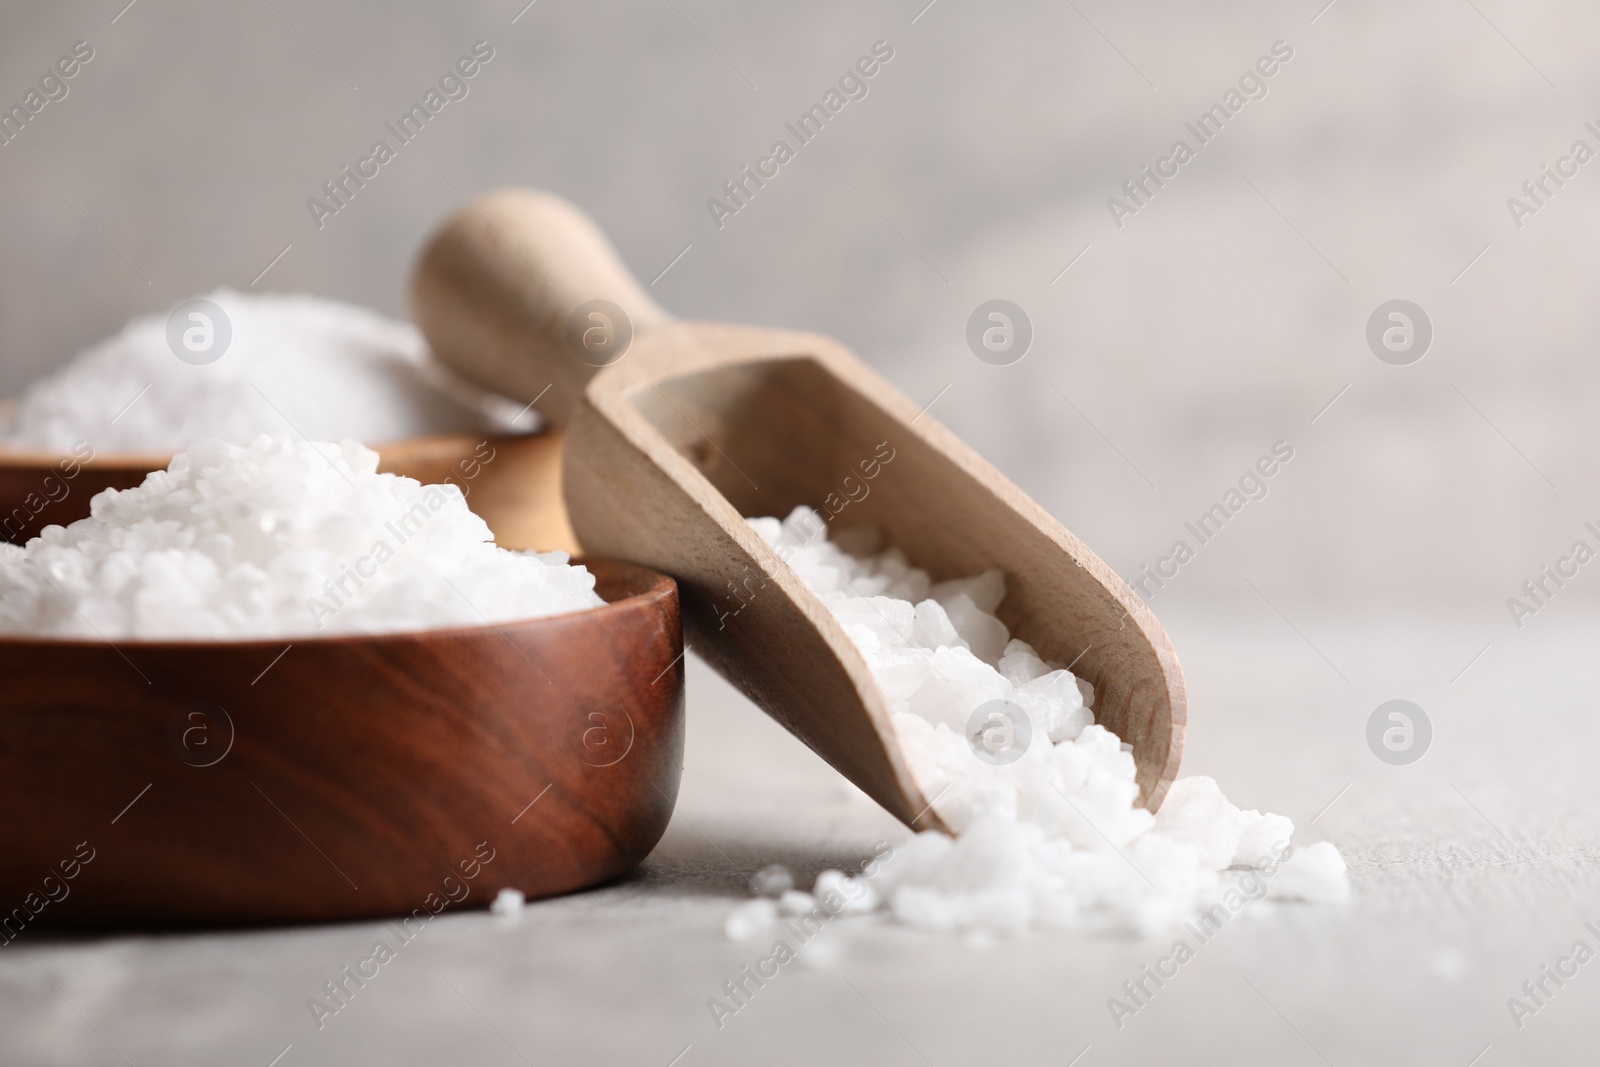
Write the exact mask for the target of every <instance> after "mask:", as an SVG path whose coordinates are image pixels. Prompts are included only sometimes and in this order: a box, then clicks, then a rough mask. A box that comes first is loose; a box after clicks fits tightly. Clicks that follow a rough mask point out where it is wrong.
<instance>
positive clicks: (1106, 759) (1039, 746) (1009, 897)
mask: <svg viewBox="0 0 1600 1067" xmlns="http://www.w3.org/2000/svg"><path fill="white" fill-rule="evenodd" d="M749 521H750V523H751V525H752V526H753V527H754V528H755V529H756V530H757V531H758V532H759V533H760V534H761V536H762V537H763V538H764V539H765V540H766V541H767V542H768V543H769V544H771V545H772V546H773V547H774V548H775V549H776V550H777V551H778V553H779V555H780V556H782V557H783V558H784V559H785V560H787V562H788V564H789V565H790V566H791V567H793V568H794V570H795V572H796V573H797V574H798V576H799V577H800V578H801V579H802V580H803V581H804V582H805V583H806V584H807V585H808V586H809V587H810V588H811V589H812V590H814V591H815V592H816V593H817V594H818V595H819V596H821V598H822V600H823V602H824V603H825V604H826V605H827V606H828V608H829V610H831V611H832V612H833V614H834V616H835V617H836V618H837V619H838V620H839V622H840V623H841V624H842V625H843V627H844V629H845V632H846V633H847V634H848V635H849V636H850V639H851V641H853V642H854V643H855V645H856V647H857V648H858V649H860V651H861V653H862V655H863V656H864V657H865V658H866V661H867V664H868V666H869V667H870V668H871V669H872V673H873V676H874V677H875V679H876V680H877V682H878V684H879V686H881V687H882V690H883V694H884V696H885V698H886V700H887V702H888V705H889V709H890V712H891V715H892V717H893V722H894V728H895V732H896V734H897V736H898V740H899V742H900V745H901V748H902V750H903V751H904V753H905V756H906V759H907V762H908V763H909V764H910V768H911V772H912V774H913V776H914V777H915V778H916V781H917V784H918V785H919V786H920V787H921V789H922V791H923V793H924V795H926V796H928V797H933V798H936V799H935V800H934V807H935V810H937V811H938V813H939V815H940V817H941V818H942V819H943V820H944V822H945V823H946V824H947V825H949V826H950V827H952V828H953V829H954V830H955V831H956V834H957V836H955V837H953V838H952V837H950V836H949V835H947V834H943V833H939V832H937V831H927V832H924V833H920V834H917V835H916V836H915V837H913V838H911V839H910V840H909V841H907V842H905V843H904V844H902V845H900V846H899V847H898V848H896V849H895V851H894V853H893V855H892V856H889V857H887V858H886V859H885V860H884V862H883V863H882V864H881V867H880V868H879V869H878V871H877V873H876V875H875V876H874V877H872V878H871V879H870V880H868V879H866V878H862V879H849V878H847V877H846V876H845V875H843V874H841V873H839V872H830V877H829V881H828V884H827V886H824V885H823V881H824V879H823V878H822V877H820V876H819V878H818V888H817V889H815V890H814V893H815V895H816V896H817V898H818V899H821V898H822V897H824V896H825V895H826V890H827V889H833V890H835V891H837V892H838V897H839V898H841V899H846V900H849V901H850V903H849V904H848V905H847V906H845V907H844V908H843V909H842V911H870V910H873V909H879V910H882V911H886V912H888V913H889V914H890V915H892V916H893V917H894V918H895V919H897V920H898V921H900V922H903V923H906V924H909V925H911V926H918V927H924V928H928V929H937V930H953V931H964V932H968V933H978V934H994V933H1014V932H1021V931H1024V930H1027V929H1030V928H1033V927H1048V928H1083V927H1095V928H1115V929H1133V930H1139V931H1146V932H1154V931H1156V930H1159V929H1161V928H1163V927H1165V926H1167V925H1170V924H1171V923H1174V922H1178V921H1181V920H1183V919H1185V918H1188V917H1190V916H1193V915H1195V914H1198V913H1199V912H1200V911H1202V910H1205V909H1208V908H1211V907H1212V906H1213V905H1215V904H1216V903H1217V902H1218V900H1219V899H1222V898H1223V897H1224V894H1225V893H1229V892H1231V891H1233V889H1234V886H1235V883H1236V882H1238V883H1240V884H1245V883H1246V881H1248V883H1249V885H1250V886H1258V885H1263V884H1264V886H1265V888H1263V889H1262V891H1261V892H1260V893H1255V892H1246V893H1245V894H1244V895H1245V896H1246V897H1248V899H1250V900H1254V899H1258V898H1259V897H1260V896H1262V895H1268V894H1270V895H1271V896H1274V897H1277V898H1279V899H1295V900H1304V901H1310V902H1315V903H1341V902H1343V901H1344V900H1346V899H1348V897H1349V883H1348V881H1347V879H1346V877H1345V869H1344V860H1343V859H1342V858H1341V857H1340V855H1339V852H1338V850H1337V849H1336V848H1335V847H1334V846H1333V845H1331V844H1328V843H1325V842H1324V843H1321V844H1316V845H1311V846H1309V847H1302V848H1300V849H1298V850H1295V851H1294V852H1293V854H1292V855H1291V854H1290V849H1289V840H1290V836H1291V835H1292V834H1293V832H1294V824H1293V823H1292V822H1290V820H1288V819H1286V818H1284V817H1283V816H1281V815H1272V814H1262V813H1260V812H1257V811H1241V810H1240V809H1239V808H1237V807H1235V806H1234V805H1232V804H1230V803H1229V802H1228V800H1227V798H1226V797H1224V796H1223V795H1222V792H1221V790H1220V789H1218V788H1217V783H1216V782H1214V781H1213V780H1211V779H1210V778H1203V777H1194V778H1185V779H1181V780H1179V781H1177V782H1175V783H1174V784H1173V786H1172V789H1171V791H1170V792H1169V793H1168V795H1167V799H1166V801H1165V802H1164V803H1163V804H1162V807H1161V811H1160V813H1159V814H1157V815H1152V814H1151V813H1150V812H1148V811H1146V810H1145V809H1143V808H1140V807H1137V806H1136V804H1137V800H1138V796H1139V787H1138V785H1137V784H1136V782H1135V780H1134V775H1135V766H1134V761H1133V755H1132V751H1131V748H1130V746H1128V745H1125V744H1123V743H1122V742H1121V740H1120V739H1119V738H1118V737H1117V736H1116V735H1115V734H1113V733H1111V732H1110V731H1109V730H1107V729H1106V728H1105V727H1103V726H1099V725H1097V724H1096V723H1095V721H1094V712H1093V710H1092V708H1093V703H1094V691H1093V689H1092V688H1091V687H1090V686H1089V685H1088V684H1087V683H1086V682H1084V681H1083V680H1082V679H1079V678H1075V677H1074V676H1073V675H1072V673H1071V672H1070V671H1067V670H1065V669H1064V668H1061V667H1060V666H1058V665H1056V664H1052V663H1047V662H1045V661H1044V660H1043V659H1041V658H1040V657H1039V655H1038V654H1037V653H1036V652H1035V651H1034V649H1033V648H1031V647H1030V646H1029V645H1027V644H1026V643H1025V642H1023V641H1018V640H1013V639H1012V638H1011V636H1010V633H1009V632H1008V631H1007V629H1006V627H1005V624H1003V623H1002V622H1000V620H999V619H997V618H996V617H995V616H994V612H995V610H996V609H997V608H998V607H999V604H1000V601H1001V599H1002V598H1003V597H1004V595H1005V582H1004V578H1003V576H1002V575H1001V574H1000V572H999V571H989V572H987V573H985V574H981V575H978V576H976V577H972V578H965V579H958V580H955V581H946V582H938V583H935V582H933V581H932V580H931V579H930V578H929V576H928V575H927V573H926V572H924V571H921V570H918V569H917V568H916V567H913V566H911V564H910V563H909V562H908V561H907V559H906V557H905V555H904V554H903V553H902V552H900V551H899V550H898V549H896V548H890V549H888V550H887V551H885V552H882V553H880V554H877V555H868V556H861V557H857V556H852V555H849V554H847V553H846V552H845V551H843V550H842V549H841V548H840V546H839V545H837V544H832V543H829V541H828V540H827V535H826V526H825V524H824V523H823V522H822V520H821V518H820V516H817V515H815V513H812V512H810V511H809V509H805V508H800V509H796V511H795V513H794V514H792V515H791V516H790V517H789V518H788V519H787V520H786V521H784V522H779V521H778V520H777V519H774V518H758V519H751V520H749ZM852 533H854V531H852ZM991 700H1007V701H1010V702H1011V703H1013V704H1015V705H1017V706H1018V707H1020V708H1022V710H1023V711H1024V712H1025V713H1026V715H1027V718H1028V721H1029V723H1030V724H1031V725H1032V729H1033V737H1032V740H1031V742H1030V743H1029V744H1028V745H1027V747H1026V749H1025V750H1023V752H1022V754H1021V756H1020V758H1017V759H1016V760H1015V762H1011V763H1007V764H1000V765H997V764H993V763H990V762H987V761H985V760H982V759H979V758H978V757H977V755H976V754H975V751H974V748H973V745H972V743H971V742H969V740H968V738H967V735H966V731H967V725H968V719H969V717H970V716H971V715H972V713H973V711H974V710H975V709H977V708H978V707H979V706H980V705H982V704H984V703H986V702H988V701H991ZM1230 868H1232V869H1233V873H1228V874H1225V873H1224V872H1227V871H1229V869H1230ZM1246 868H1247V869H1249V871H1248V875H1249V878H1248V879H1246V877H1245V875H1244V874H1243V873H1239V872H1240V871H1241V869H1246ZM856 882H861V883H863V885H861V886H857V885H856V884H855V883H856ZM845 890H849V894H848V895H847V894H846V893H845ZM863 890H864V891H863ZM1230 899H1231V898H1230ZM841 913H842V912H841Z"/></svg>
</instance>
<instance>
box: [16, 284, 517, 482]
mask: <svg viewBox="0 0 1600 1067" xmlns="http://www.w3.org/2000/svg"><path fill="white" fill-rule="evenodd" d="M205 299H206V300H208V301H210V302H211V303H213V304H215V305H216V306H217V307H219V308H220V309H221V311H222V314H223V316H225V317H226V318H227V320H228V321H227V324H226V328H227V332H228V333H229V334H231V339H230V340H229V342H228V345H227V348H226V349H224V350H223V351H222V353H221V355H220V356H219V357H218V358H216V359H215V360H214V361H212V362H209V363H205V364H203V365H199V366H196V365H193V364H191V363H188V362H185V361H184V360H180V359H179V358H178V357H177V356H176V355H175V354H174V352H173V350H172V348H171V347H170V342H169V339H168V334H167V319H168V316H167V314H166V313H161V314H155V315H144V316H140V317H138V318H135V319H133V320H132V321H130V322H129V323H128V324H127V325H126V326H124V327H123V329H122V330H121V331H120V332H119V333H117V334H115V335H113V336H111V337H108V338H106V339H105V340H103V341H100V342H99V343H97V344H95V345H93V346H92V347H90V348H88V349H86V350H85V351H83V352H81V353H79V354H78V355H77V356H76V357H74V358H73V359H72V361H71V362H69V363H68V364H67V365H66V366H64V367H62V368H61V369H60V370H58V371H57V372H56V373H54V374H52V375H50V376H49V377H46V378H43V379H41V380H39V381H37V382H34V383H33V384H32V385H31V386H29V387H28V388H27V389H25V390H24V391H23V393H22V395H21V396H20V397H18V398H17V403H16V405H15V407H14V408H13V409H12V410H10V411H9V412H3V411H0V443H4V444H8V445H12V446H17V447H23V448H38V449H59V450H62V451H66V450H68V449H71V448H72V447H73V446H74V445H75V444H77V443H78V442H79V441H87V442H88V443H89V444H91V445H92V446H94V447H95V448H96V449H97V450H100V451H122V452H175V451H177V450H178V449H180V448H183V447H185V446H187V445H190V444H193V443H194V442H196V441H204V440H209V439H212V438H221V439H223V440H230V441H248V440H250V439H251V438H252V437H254V436H255V435H256V434H259V433H273V434H277V433H284V432H286V431H288V430H289V429H290V428H291V427H292V428H293V430H294V432H296V433H303V434H305V435H307V436H308V437H310V438H311V439H313V440H337V439H339V438H344V437H351V438H355V439H357V440H361V441H366V442H382V441H394V440H399V439H402V438H406V437H417V436H422V435H426V434H442V433H494V432H511V431H513V430H517V429H526V428H528V424H526V422H525V420H507V419H506V418H504V417H503V415H502V414H501V412H502V410H503V409H504V408H505V405H504V404H500V405H497V404H495V402H494V401H493V400H490V399H489V398H487V397H484V396H481V395H479V394H478V393H477V391H475V390H472V389H471V388H470V387H468V386H466V385H465V384H464V383H462V382H460V381H458V380H456V379H455V378H454V377H453V376H451V375H450V374H449V372H447V371H445V370H443V368H442V366H441V365H440V364H438V363H437V362H436V361H434V360H433V358H432V356H431V354H430V353H429V351H428V345H427V342H426V341H425V340H424V339H423V337H422V334H421V332H420V331H419V330H418V329H417V328H416V327H415V326H412V325H411V324H410V323H406V322H397V321H395V320H393V319H389V318H386V317H384V316H382V315H379V314H377V313H376V312H373V311H369V310H367V309H366V308H362V307H357V306H355V305H353V304H346V303H342V302H339V301H335V300H325V299H322V298H319V297H313V296H301V295H287V294H276V293H261V294H257V293H240V292H235V291H233V290H231V289H219V290H217V291H215V292H212V293H208V294H206V297H205ZM220 325H221V324H218V323H214V324H213V326H214V327H218V326H220ZM135 398H137V402H134V401H135ZM506 403H509V402H506ZM514 407H515V405H513V408H514Z"/></svg>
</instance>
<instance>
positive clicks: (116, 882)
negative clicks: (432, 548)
mask: <svg viewBox="0 0 1600 1067" xmlns="http://www.w3.org/2000/svg"><path fill="white" fill-rule="evenodd" d="M588 565H589V566H590V568H591V569H592V570H593V571H594V573H595V575H596V577H597V579H598V591H599V592H600V594H601V596H602V597H603V598H604V599H606V601H607V604H606V606H604V607H601V608H595V609H592V610H589V611H584V612H578V613H575V614H570V615H560V616H551V617H548V618H542V619H530V620H526V621H522V622H513V623H503V624H499V625H493V626H483V627H472V628H464V629H454V630H439V631H432V632H421V633H409V634H383V635H372V636H359V637H339V638H323V639H319V638H302V639H298V640H294V641H289V640H279V641H238V642H217V643H205V642H189V643H183V642H162V643H153V642H150V643H144V642H119V643H118V644H117V645H116V646H113V645H112V644H110V643H108V642H105V641H59V640H33V639H0V678H4V679H5V684H4V685H3V686H0V727H3V728H0V811H4V812H6V813H7V819H6V823H5V829H4V831H3V833H0V940H3V941H6V942H9V941H11V940H13V939H15V938H17V937H22V936H25V935H26V933H27V930H28V928H29V927H30V926H33V925H35V924H50V925H60V924H69V925H83V924H102V925H103V924H161V925H180V926H194V925H218V924H238V923H273V922H296V921H307V920H329V919H353V918H361V917H377V916H405V915H412V914H413V913H416V914H417V917H418V920H419V921H420V920H421V919H423V918H425V917H426V916H428V915H430V914H433V913H436V912H438V911H441V910H444V909H446V908H449V909H455V908H460V907H474V906H482V905H484V904H486V903H487V902H488V901H489V900H490V899H492V898H493V897H494V895H495V893H496V892H497V891H498V890H499V889H501V888H503V887H512V888H516V889H520V890H522V891H523V892H524V893H526V894H527V895H528V896H529V897H543V896H550V895H552V894H557V893H565V892H569V891H572V890H576V889H581V888H583V887H585V886H592V885H595V884H597V883H600V882H604V881H607V880H609V879H614V878H616V877H618V876H620V875H622V874H624V873H625V872H627V871H628V870H630V869H631V868H632V867H633V866H634V865H635V864H637V863H638V862H639V861H640V860H641V859H643V858H644V857H645V855H646V854H647V853H649V851H650V850H651V849H652V848H653V847H654V845H655V843H656V841H657V840H659V838H660V836H661V834H662V832H663V830H664V829H665V828H666V825H667V820H668V818H669V817H670V816H671V814H672V806H673V803H674V800H675V798H676V796H677V790H678V779H679V773H680V770H681V766H682V762H683V736H684V734H683V731H684V723H683V658H682V652H683V645H682V635H681V630H680V622H679V614H678V594H677V587H676V585H675V584H674V583H673V581H672V580H671V579H670V578H667V577H664V576H662V575H660V574H657V573H655V572H653V571H650V570H647V569H645V568H643V567H638V566H633V565H630V564H620V563H611V562H606V561H598V560H597V561H590V562H589V564H588ZM86 854H87V855H89V857H90V858H89V859H88V860H87V862H85V859H84V857H85V855H86ZM69 871H70V872H71V874H72V877H68V874H69Z"/></svg>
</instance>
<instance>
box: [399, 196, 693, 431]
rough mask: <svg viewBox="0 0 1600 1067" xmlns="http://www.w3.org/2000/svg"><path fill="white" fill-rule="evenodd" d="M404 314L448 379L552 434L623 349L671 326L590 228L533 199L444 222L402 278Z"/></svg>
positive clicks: (487, 200)
mask: <svg viewBox="0 0 1600 1067" xmlns="http://www.w3.org/2000/svg"><path fill="white" fill-rule="evenodd" d="M592 301H607V302H609V303H610V304H611V305H614V308H620V309H621V312H622V314H621V315H620V316H619V315H617V314H616V312H615V310H614V308H612V307H606V306H603V305H593V304H591V302H592ZM580 309H582V310H581V311H580ZM411 310H412V317H413V318H414V319H415V320H416V323H417V325H418V326H420V327H421V328H422V332H423V334H424V335H426V337H427V338H428V342H429V344H430V345H432V346H433V351H434V353H435V354H436V355H437V356H438V357H439V359H440V360H442V361H443V362H444V363H445V364H446V365H447V366H449V367H450V368H451V369H452V370H454V371H455V372H456V373H458V374H460V375H461V376H462V377H464V378H466V379H467V380H469V381H471V382H474V383H476V384H477V385H480V386H483V387H484V388H486V389H490V390H493V391H494V392H497V393H501V394H504V395H505V396H509V397H512V398H514V399H516V400H521V401H526V402H532V403H533V406H534V407H535V408H536V409H537V410H538V411H539V413H540V414H541V415H543V416H544V417H545V418H546V419H547V420H549V421H550V422H551V423H553V424H554V425H556V426H558V427H559V426H565V425H566V423H567V419H568V418H569V416H570V415H571V414H572V411H573V409H574V408H575V407H576V406H577V404H578V400H579V399H580V397H582V395H583V390H584V387H585V386H586V385H587V384H588V383H589V379H590V378H592V377H594V375H595V374H596V373H598V371H599V370H600V369H601V368H602V367H604V366H606V365H607V363H608V362H610V361H612V360H614V359H615V358H618V357H617V352H618V351H619V350H620V351H624V352H625V348H623V347H622V346H623V345H624V343H625V342H626V341H627V340H630V339H631V337H632V336H634V335H636V334H638V333H640V332H643V331H645V330H649V329H652V328H654V327H657V326H660V325H662V324H664V323H667V322H670V321H671V316H670V315H668V314H667V312H666V311H664V310H663V309H662V308H661V306H660V305H659V304H657V303H656V302H655V300H653V299H652V298H651V297H650V294H649V293H647V292H646V291H645V290H644V288H643V287H642V286H640V284H639V282H638V280H637V279H636V278H634V276H633V275H632V274H631V273H630V272H629V270H628V268H627V267H626V266H625V265H624V264H623V262H622V260H621V258H620V257H619V256H618V255H617V250H616V249H615V248H614V247H612V244H611V242H610V241H609V240H607V238H606V235H605V234H604V233H602V232H601V230H600V228H599V227H598V226H597V225H595V223H594V220H593V219H591V218H589V216H588V215H586V214H584V213H583V212H582V211H580V210H579V209H578V208H576V207H574V206H573V205H572V204H570V203H568V202H567V201H566V200H563V199H561V198H560V197H558V196H553V195H551V194H549V193H542V192H537V191H535V190H532V189H500V190H497V191H495V192H491V193H485V194H484V195H482V196H479V197H477V198H475V199H474V200H472V201H471V203H469V204H468V205H467V206H466V207H464V208H462V209H461V210H460V211H458V212H456V213H455V214H454V215H452V216H451V217H450V218H448V219H446V220H445V222H444V223H443V225H441V226H440V227H439V229H438V230H436V231H435V232H434V234H433V236H432V237H431V238H430V239H429V241H428V244H427V246H426V247H425V248H424V249H423V251H422V256H421V258H420V259H419V260H418V262H417V266H416V269H415V270H414V272H413V273H412V279H411Z"/></svg>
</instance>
